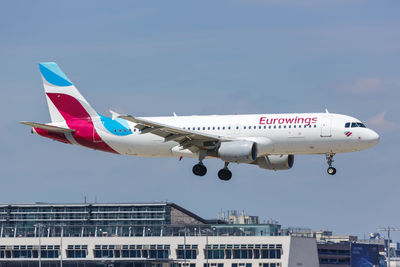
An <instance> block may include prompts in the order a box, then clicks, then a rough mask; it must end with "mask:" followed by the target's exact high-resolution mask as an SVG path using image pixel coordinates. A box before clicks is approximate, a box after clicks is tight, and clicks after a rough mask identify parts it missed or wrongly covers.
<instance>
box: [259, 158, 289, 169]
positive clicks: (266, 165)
mask: <svg viewBox="0 0 400 267" xmlns="http://www.w3.org/2000/svg"><path fill="white" fill-rule="evenodd" d="M293 163H294V155H269V156H263V157H259V158H257V165H258V167H260V168H263V169H268V170H274V171H277V170H289V169H290V168H292V166H293Z"/></svg>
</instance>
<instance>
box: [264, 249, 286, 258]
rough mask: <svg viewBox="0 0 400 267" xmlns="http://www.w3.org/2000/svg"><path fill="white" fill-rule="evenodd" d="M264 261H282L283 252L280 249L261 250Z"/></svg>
mask: <svg viewBox="0 0 400 267" xmlns="http://www.w3.org/2000/svg"><path fill="white" fill-rule="evenodd" d="M261 258H262V259H280V258H281V250H280V249H263V250H261Z"/></svg>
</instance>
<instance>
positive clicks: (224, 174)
mask: <svg viewBox="0 0 400 267" xmlns="http://www.w3.org/2000/svg"><path fill="white" fill-rule="evenodd" d="M218 178H219V179H221V180H222V181H228V180H230V179H231V178H232V172H231V171H230V170H229V169H227V168H224V169H221V170H219V172H218Z"/></svg>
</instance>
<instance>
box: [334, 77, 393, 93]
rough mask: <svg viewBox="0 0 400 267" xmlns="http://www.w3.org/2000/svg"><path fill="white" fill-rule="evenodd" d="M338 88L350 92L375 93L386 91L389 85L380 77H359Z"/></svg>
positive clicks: (388, 89)
mask: <svg viewBox="0 0 400 267" xmlns="http://www.w3.org/2000/svg"><path fill="white" fill-rule="evenodd" d="M340 90H341V91H343V92H347V93H352V94H376V93H383V92H388V91H390V87H389V86H388V85H386V84H385V83H384V82H383V80H382V79H381V78H361V79H358V80H356V81H355V82H354V83H352V84H349V85H345V86H343V87H342V88H340Z"/></svg>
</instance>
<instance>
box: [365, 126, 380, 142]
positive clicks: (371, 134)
mask: <svg viewBox="0 0 400 267" xmlns="http://www.w3.org/2000/svg"><path fill="white" fill-rule="evenodd" d="M368 130H369V131H368V134H367V136H366V140H367V141H368V143H370V144H371V145H373V146H374V145H376V144H378V143H379V138H380V137H379V134H377V133H376V132H375V131H373V130H371V129H368Z"/></svg>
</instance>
